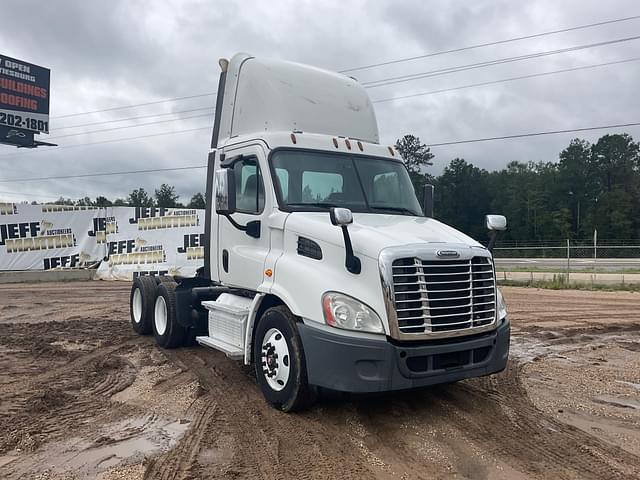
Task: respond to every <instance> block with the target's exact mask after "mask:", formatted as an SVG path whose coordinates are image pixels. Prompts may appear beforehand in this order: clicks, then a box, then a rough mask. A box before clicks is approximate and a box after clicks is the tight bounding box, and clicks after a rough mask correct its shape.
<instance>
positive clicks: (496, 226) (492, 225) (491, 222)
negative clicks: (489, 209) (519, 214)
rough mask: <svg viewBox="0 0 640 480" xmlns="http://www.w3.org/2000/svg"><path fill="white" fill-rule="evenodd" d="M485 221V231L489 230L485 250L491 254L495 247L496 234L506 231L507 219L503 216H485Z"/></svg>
mask: <svg viewBox="0 0 640 480" xmlns="http://www.w3.org/2000/svg"><path fill="white" fill-rule="evenodd" d="M484 218H485V221H486V223H487V229H488V230H489V243H488V244H487V249H488V250H489V251H490V252H492V251H493V247H495V245H496V240H497V239H498V232H502V231H504V230H506V229H507V217H505V216H504V215H487V216H486V217H484Z"/></svg>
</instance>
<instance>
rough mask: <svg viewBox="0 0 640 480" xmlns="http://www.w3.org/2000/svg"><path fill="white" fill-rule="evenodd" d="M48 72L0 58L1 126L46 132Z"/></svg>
mask: <svg viewBox="0 0 640 480" xmlns="http://www.w3.org/2000/svg"><path fill="white" fill-rule="evenodd" d="M50 75H51V72H50V70H49V69H48V68H44V67H39V66H38V65H33V64H31V63H27V62H23V61H22V60H16V59H15V58H11V57H7V56H6V55H0V125H1V126H5V127H10V128H14V129H19V130H26V131H29V132H35V133H49V82H50Z"/></svg>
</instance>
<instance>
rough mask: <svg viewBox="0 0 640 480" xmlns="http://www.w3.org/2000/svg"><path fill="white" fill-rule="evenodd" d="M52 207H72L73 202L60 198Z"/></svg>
mask: <svg viewBox="0 0 640 480" xmlns="http://www.w3.org/2000/svg"><path fill="white" fill-rule="evenodd" d="M53 203H54V205H73V204H74V202H73V200H71V199H70V198H64V197H62V196H60V197H59V198H58V199H57V200H56V201H55V202H53Z"/></svg>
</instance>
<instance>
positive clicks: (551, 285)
mask: <svg viewBox="0 0 640 480" xmlns="http://www.w3.org/2000/svg"><path fill="white" fill-rule="evenodd" d="M498 285H501V286H505V287H530V288H546V289H549V290H591V291H606V292H640V284H638V283H619V284H614V285H604V284H601V283H588V282H570V281H568V280H567V275H566V274H562V273H560V274H558V275H554V276H553V279H551V280H523V281H518V280H500V279H498Z"/></svg>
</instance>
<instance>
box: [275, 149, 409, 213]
mask: <svg viewBox="0 0 640 480" xmlns="http://www.w3.org/2000/svg"><path fill="white" fill-rule="evenodd" d="M271 165H272V170H273V173H274V177H275V178H274V183H275V184H276V188H277V189H278V190H279V191H278V197H279V198H278V200H279V202H280V206H281V207H283V208H286V209H287V210H293V211H318V210H320V211H322V210H328V209H329V208H330V207H344V208H349V209H351V210H352V211H354V212H368V213H390V214H395V215H412V216H422V213H421V209H420V204H419V203H418V200H417V199H416V196H415V193H414V190H413V185H412V184H411V180H410V178H409V174H408V173H407V169H406V168H405V167H404V165H403V164H402V162H400V161H395V160H390V159H384V158H379V157H364V156H359V155H349V154H344V153H320V152H309V151H295V150H280V151H276V152H274V153H273V155H272V157H271Z"/></svg>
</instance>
